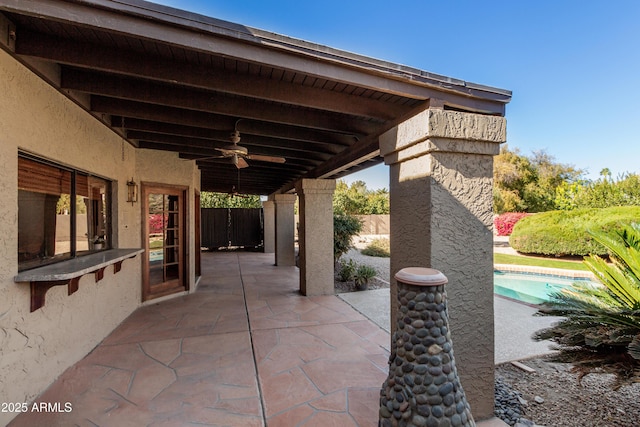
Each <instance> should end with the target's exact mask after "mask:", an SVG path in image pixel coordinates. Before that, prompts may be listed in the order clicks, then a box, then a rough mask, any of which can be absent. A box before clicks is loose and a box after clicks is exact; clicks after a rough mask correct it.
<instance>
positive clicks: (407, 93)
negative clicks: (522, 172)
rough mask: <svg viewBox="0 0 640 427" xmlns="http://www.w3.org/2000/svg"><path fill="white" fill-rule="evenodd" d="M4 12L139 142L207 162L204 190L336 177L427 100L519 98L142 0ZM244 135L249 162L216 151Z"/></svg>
mask: <svg viewBox="0 0 640 427" xmlns="http://www.w3.org/2000/svg"><path fill="white" fill-rule="evenodd" d="M0 13H1V14H2V15H3V20H4V22H5V23H6V26H7V27H8V28H9V32H11V31H13V33H11V37H10V38H9V39H8V40H7V42H6V43H0V44H2V45H3V47H4V48H5V50H7V51H9V52H10V53H11V54H13V55H15V56H16V57H17V58H18V59H20V60H22V61H23V62H24V63H25V64H27V65H28V66H30V67H31V68H33V69H34V70H35V71H37V72H40V73H42V74H43V75H48V76H49V77H50V80H51V83H52V84H54V85H55V86H57V87H58V88H59V89H60V90H61V91H62V92H63V93H65V94H66V95H67V96H69V97H71V98H72V99H74V100H76V102H78V103H79V104H80V105H83V106H84V107H85V108H87V109H88V110H89V111H90V112H91V113H92V114H94V115H95V116H96V117H98V118H99V119H100V120H103V121H104V122H105V123H106V124H107V125H108V126H110V127H112V128H113V129H114V131H115V132H118V133H120V134H122V135H124V136H125V137H126V139H127V140H128V141H129V142H130V143H131V144H133V145H134V146H136V147H139V148H144V149H153V150H166V151H172V152H176V153H178V155H179V157H180V158H182V159H184V161H196V162H197V164H198V166H199V168H200V170H201V174H202V190H203V191H221V192H230V191H239V192H242V193H248V194H270V193H273V192H276V191H286V190H290V189H291V188H292V185H293V183H294V182H295V181H297V180H298V179H300V178H303V177H307V178H338V177H341V176H344V175H346V174H349V173H351V172H353V171H355V170H359V169H362V168H365V167H368V166H371V165H374V164H377V163H379V162H381V161H382V159H381V158H380V157H379V156H378V137H379V135H380V134H382V133H383V132H385V131H387V130H388V129H390V128H392V127H393V126H395V125H396V124H398V123H400V122H402V121H403V120H406V119H407V118H409V117H411V116H412V115H414V114H415V113H416V112H418V111H420V110H422V109H424V108H427V107H428V106H430V105H431V106H438V107H440V108H450V109H457V110H463V111H470V112H478V113H482V114H495V115H503V114H504V108H505V104H506V103H507V102H509V100H510V98H511V94H510V92H508V91H504V90H501V89H495V88H488V87H485V86H480V85H473V84H469V83H467V82H464V81H459V80H455V79H450V78H447V77H442V76H437V75H433V74H430V73H426V72H423V71H420V70H415V69H412V68H408V67H403V66H400V65H396V64H390V63H386V62H383V61H378V60H374V59H371V58H365V57H362V56H359V55H355V54H350V53H346V52H342V51H338V50H335V49H331V48H327V47H324V46H318V45H315V44H312V43H308V42H303V41H300V40H295V39H291V38H288V37H284V36H280V35H277V34H273V33H268V32H265V31H260V30H256V29H251V28H247V27H243V26H240V25H237V24H233V23H229V22H224V21H219V20H216V19H212V18H207V17H204V16H200V15H195V14H192V13H189V12H185V11H180V10H176V9H172V8H167V7H164V6H159V5H154V4H152V3H146V2H142V1H138V0H133V1H131V0H129V1H125V2H123V1H118V2H116V1H110V0H89V1H86V0H85V1H80V0H73V1H69V0H67V1H63V0H38V1H36V0H3V4H2V5H0ZM46 70H49V71H50V70H54V72H53V73H51V72H49V73H48V74H47V71H46ZM52 75H53V76H54V77H51V76H52ZM234 130H237V131H238V132H239V133H240V142H239V145H241V146H243V147H245V148H246V149H247V150H248V156H246V158H245V160H246V163H247V164H248V165H249V166H248V167H245V168H242V169H238V168H237V167H236V166H235V165H234V163H233V158H232V157H227V158H214V157H219V156H220V155H221V154H222V152H221V151H219V150H217V149H216V148H224V147H228V146H229V144H230V137H231V134H232V132H233V131H234ZM252 157H253V158H252ZM271 157H275V158H283V159H284V162H283V163H276V162H272V161H264V160H269V159H270V158H271ZM240 163H242V160H240Z"/></svg>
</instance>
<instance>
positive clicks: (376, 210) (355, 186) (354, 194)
mask: <svg viewBox="0 0 640 427" xmlns="http://www.w3.org/2000/svg"><path fill="white" fill-rule="evenodd" d="M333 210H334V212H340V213H344V214H349V215H369V214H388V213H389V192H388V191H387V190H386V189H382V190H375V191H374V190H369V189H368V188H367V184H366V183H365V182H364V181H354V182H353V183H351V186H349V185H347V183H346V182H345V181H343V180H338V182H337V183H336V190H335V192H334V193H333Z"/></svg>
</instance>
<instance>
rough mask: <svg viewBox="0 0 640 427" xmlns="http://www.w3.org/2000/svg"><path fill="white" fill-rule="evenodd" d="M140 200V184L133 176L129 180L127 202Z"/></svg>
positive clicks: (132, 202)
mask: <svg viewBox="0 0 640 427" xmlns="http://www.w3.org/2000/svg"><path fill="white" fill-rule="evenodd" d="M137 201H138V184H136V182H135V181H134V180H133V178H131V181H127V202H129V203H131V205H132V206H133V204H134V203H135V202H137Z"/></svg>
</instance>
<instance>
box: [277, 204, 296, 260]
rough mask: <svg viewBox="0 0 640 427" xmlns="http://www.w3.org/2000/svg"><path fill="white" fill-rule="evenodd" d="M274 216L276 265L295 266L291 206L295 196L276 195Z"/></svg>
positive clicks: (293, 224) (293, 225) (293, 222)
mask: <svg viewBox="0 0 640 427" xmlns="http://www.w3.org/2000/svg"><path fill="white" fill-rule="evenodd" d="M273 199H274V202H275V205H276V215H275V219H276V221H275V228H276V231H275V237H276V238H275V252H276V265H280V266H292V265H296V253H295V241H294V227H295V221H294V215H293V205H294V203H295V202H296V195H295V194H276V195H275V196H274V198H273Z"/></svg>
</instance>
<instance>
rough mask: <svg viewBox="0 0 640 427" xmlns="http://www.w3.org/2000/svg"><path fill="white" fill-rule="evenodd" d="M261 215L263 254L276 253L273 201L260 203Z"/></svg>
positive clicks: (274, 208) (274, 207)
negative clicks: (262, 220) (262, 221)
mask: <svg viewBox="0 0 640 427" xmlns="http://www.w3.org/2000/svg"><path fill="white" fill-rule="evenodd" d="M262 215H263V218H264V223H263V227H264V228H263V231H264V252H265V253H268V254H270V253H274V252H275V251H276V206H275V203H274V202H273V200H265V201H264V202H262Z"/></svg>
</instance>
